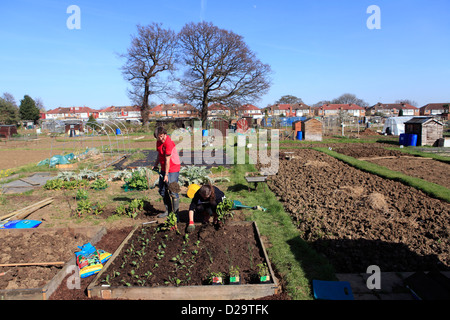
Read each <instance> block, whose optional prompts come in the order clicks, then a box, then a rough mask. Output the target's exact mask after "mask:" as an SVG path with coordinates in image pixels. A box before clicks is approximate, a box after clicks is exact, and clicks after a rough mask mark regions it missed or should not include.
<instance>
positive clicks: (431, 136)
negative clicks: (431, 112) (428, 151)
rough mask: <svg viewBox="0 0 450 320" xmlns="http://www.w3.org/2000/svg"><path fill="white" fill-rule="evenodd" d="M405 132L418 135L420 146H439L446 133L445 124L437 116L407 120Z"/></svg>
mask: <svg viewBox="0 0 450 320" xmlns="http://www.w3.org/2000/svg"><path fill="white" fill-rule="evenodd" d="M405 133H406V134H416V135H417V145H418V146H437V145H438V143H439V139H441V138H442V137H443V135H444V124H443V123H442V122H440V121H438V120H436V119H435V118H430V117H427V118H418V117H415V118H412V119H411V120H409V121H407V122H405Z"/></svg>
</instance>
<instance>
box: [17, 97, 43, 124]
mask: <svg viewBox="0 0 450 320" xmlns="http://www.w3.org/2000/svg"><path fill="white" fill-rule="evenodd" d="M19 111H20V119H22V120H30V121H34V122H35V123H36V122H37V121H38V120H39V118H40V114H39V109H38V107H37V106H36V102H35V101H34V100H33V99H32V98H31V97H30V96H28V95H25V96H24V97H23V99H22V100H20V106H19Z"/></svg>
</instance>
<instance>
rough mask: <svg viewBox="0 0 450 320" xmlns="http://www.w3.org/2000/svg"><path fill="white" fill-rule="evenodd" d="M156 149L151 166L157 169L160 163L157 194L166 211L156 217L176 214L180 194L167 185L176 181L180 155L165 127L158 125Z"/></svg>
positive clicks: (178, 172)
mask: <svg viewBox="0 0 450 320" xmlns="http://www.w3.org/2000/svg"><path fill="white" fill-rule="evenodd" d="M155 138H156V139H157V141H156V150H157V151H158V157H157V159H156V161H155V165H154V166H153V169H154V170H157V168H158V165H159V164H160V165H161V170H160V176H159V185H158V186H159V194H160V195H161V197H163V201H164V205H165V207H166V211H165V212H164V213H162V214H160V215H158V218H164V217H167V215H168V214H169V212H174V213H176V214H178V209H179V207H180V196H179V195H178V193H174V192H172V191H170V190H169V185H170V184H171V183H173V182H176V183H178V177H179V174H180V157H179V155H178V151H177V148H176V146H175V143H174V142H173V141H172V139H171V138H170V137H169V136H168V135H167V131H166V129H164V128H163V127H158V128H156V130H155Z"/></svg>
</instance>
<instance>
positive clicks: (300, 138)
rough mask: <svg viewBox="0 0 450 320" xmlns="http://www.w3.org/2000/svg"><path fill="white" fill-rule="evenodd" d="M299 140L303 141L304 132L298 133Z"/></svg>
mask: <svg viewBox="0 0 450 320" xmlns="http://www.w3.org/2000/svg"><path fill="white" fill-rule="evenodd" d="M297 140H303V132H302V131H297Z"/></svg>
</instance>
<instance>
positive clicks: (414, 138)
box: [408, 134, 417, 147]
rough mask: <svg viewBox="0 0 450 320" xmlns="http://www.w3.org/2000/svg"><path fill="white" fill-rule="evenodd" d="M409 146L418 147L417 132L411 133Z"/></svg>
mask: <svg viewBox="0 0 450 320" xmlns="http://www.w3.org/2000/svg"><path fill="white" fill-rule="evenodd" d="M408 146H411V147H416V146H417V134H409V136H408Z"/></svg>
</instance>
